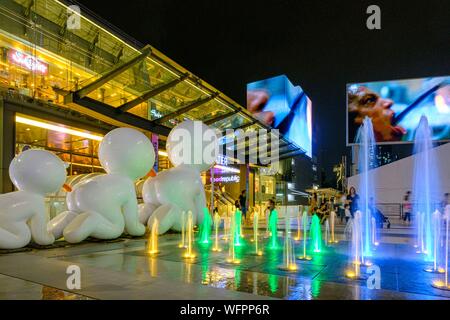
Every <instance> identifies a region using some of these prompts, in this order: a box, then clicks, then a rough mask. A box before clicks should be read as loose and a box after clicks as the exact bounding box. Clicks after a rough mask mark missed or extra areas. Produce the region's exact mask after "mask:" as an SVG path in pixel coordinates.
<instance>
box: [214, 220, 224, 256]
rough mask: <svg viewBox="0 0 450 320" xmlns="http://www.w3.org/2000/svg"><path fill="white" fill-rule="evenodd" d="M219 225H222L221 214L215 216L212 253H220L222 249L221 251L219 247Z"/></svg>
mask: <svg viewBox="0 0 450 320" xmlns="http://www.w3.org/2000/svg"><path fill="white" fill-rule="evenodd" d="M219 225H220V215H219V213H217V212H216V213H215V214H214V247H213V248H212V251H215V252H220V251H222V249H220V246H219Z"/></svg>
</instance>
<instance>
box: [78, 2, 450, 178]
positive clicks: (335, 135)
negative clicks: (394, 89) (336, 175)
mask: <svg viewBox="0 0 450 320" xmlns="http://www.w3.org/2000/svg"><path fill="white" fill-rule="evenodd" d="M79 2H80V3H81V4H83V5H85V6H86V7H87V8H89V9H90V10H92V11H93V12H95V13H96V14H98V15H99V16H100V17H102V18H104V19H105V20H107V21H108V22H110V23H112V24H113V25H115V26H117V27H118V28H120V29H121V30H123V31H124V32H126V33H127V34H129V35H130V36H132V37H134V38H136V39H137V40H139V41H140V42H142V43H144V44H145V43H149V44H151V45H152V46H154V47H156V48H157V49H159V50H160V51H162V52H163V53H164V54H166V55H167V56H168V57H170V58H171V59H173V60H175V61H176V62H178V63H179V64H181V65H182V66H184V67H185V68H186V69H188V70H189V71H191V72H193V73H194V74H196V75H197V76H199V77H200V78H202V79H204V80H205V81H207V82H209V83H210V84H212V85H213V86H215V87H216V88H218V89H219V90H221V91H223V92H224V93H225V94H227V95H228V96H230V97H231V98H232V99H234V100H236V101H237V102H239V103H241V104H242V105H245V90H246V83H248V82H251V81H255V80H259V79H264V78H267V77H271V76H275V75H280V74H286V75H287V76H288V77H289V78H290V80H291V81H292V82H293V83H294V84H299V85H301V86H302V87H303V89H304V90H305V91H306V93H307V94H308V95H309V97H310V98H311V100H312V101H313V110H314V111H313V125H314V144H313V153H314V154H315V155H316V156H317V157H318V161H319V166H323V167H325V170H326V171H327V172H328V173H329V174H331V168H332V166H333V164H336V163H338V162H339V160H340V157H341V155H343V154H345V153H348V151H349V150H348V148H346V141H345V122H346V120H345V111H346V105H345V103H346V92H345V88H346V87H345V85H346V83H348V82H361V81H376V80H389V79H402V78H417V77H425V76H433V75H435V76H438V75H450V59H449V58H450V1H449V0H442V1H437V0H427V1H414V2H413V1H394V0H389V1H378V0H376V1H361V0H359V1H344V0H340V1H305V0H277V1H275V0H264V1H262V0H259V1H254V0H239V1H238V0H222V1H218V0H195V1H192V0H145V1H144V0H141V1H139V0H128V1H120V2H119V1H110V0H96V1H92V0H82V1H81V0H80V1H79ZM371 4H377V5H379V6H380V8H381V20H382V22H381V27H382V29H381V30H368V29H367V28H366V19H367V17H368V15H367V14H366V8H367V7H368V6H369V5H371Z"/></svg>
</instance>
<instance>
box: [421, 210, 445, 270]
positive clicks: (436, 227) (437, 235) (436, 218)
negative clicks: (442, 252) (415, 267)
mask: <svg viewBox="0 0 450 320" xmlns="http://www.w3.org/2000/svg"><path fill="white" fill-rule="evenodd" d="M431 219H432V230H433V234H432V236H433V266H431V267H428V268H425V271H426V272H432V273H444V272H445V270H444V269H443V268H441V267H439V260H440V259H439V258H440V257H439V249H440V243H439V242H440V240H441V227H442V225H441V213H440V212H439V211H437V210H436V211H435V212H434V213H433V216H432V218H431Z"/></svg>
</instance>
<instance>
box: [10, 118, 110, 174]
mask: <svg viewBox="0 0 450 320" xmlns="http://www.w3.org/2000/svg"><path fill="white" fill-rule="evenodd" d="M101 138H102V136H101V135H98V134H94V133H91V132H87V131H84V130H80V129H77V128H74V127H68V126H63V125H60V124H57V123H52V122H49V121H45V120H42V119H38V118H31V117H28V116H24V115H21V114H17V116H16V154H19V153H20V152H22V151H24V150H26V149H29V148H31V149H44V150H49V151H51V152H53V153H54V154H56V155H57V156H59V157H60V158H61V160H63V161H64V162H66V163H67V164H68V168H67V170H68V172H67V174H68V175H78V174H86V173H92V172H104V170H103V168H102V167H101V165H100V162H99V160H98V147H99V143H100V140H101Z"/></svg>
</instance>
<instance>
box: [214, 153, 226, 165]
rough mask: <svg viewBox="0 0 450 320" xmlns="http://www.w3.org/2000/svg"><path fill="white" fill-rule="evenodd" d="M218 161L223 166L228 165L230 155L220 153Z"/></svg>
mask: <svg viewBox="0 0 450 320" xmlns="http://www.w3.org/2000/svg"><path fill="white" fill-rule="evenodd" d="M216 163H217V164H218V165H221V166H228V157H227V156H224V155H222V154H219V155H218V156H217V159H216Z"/></svg>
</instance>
